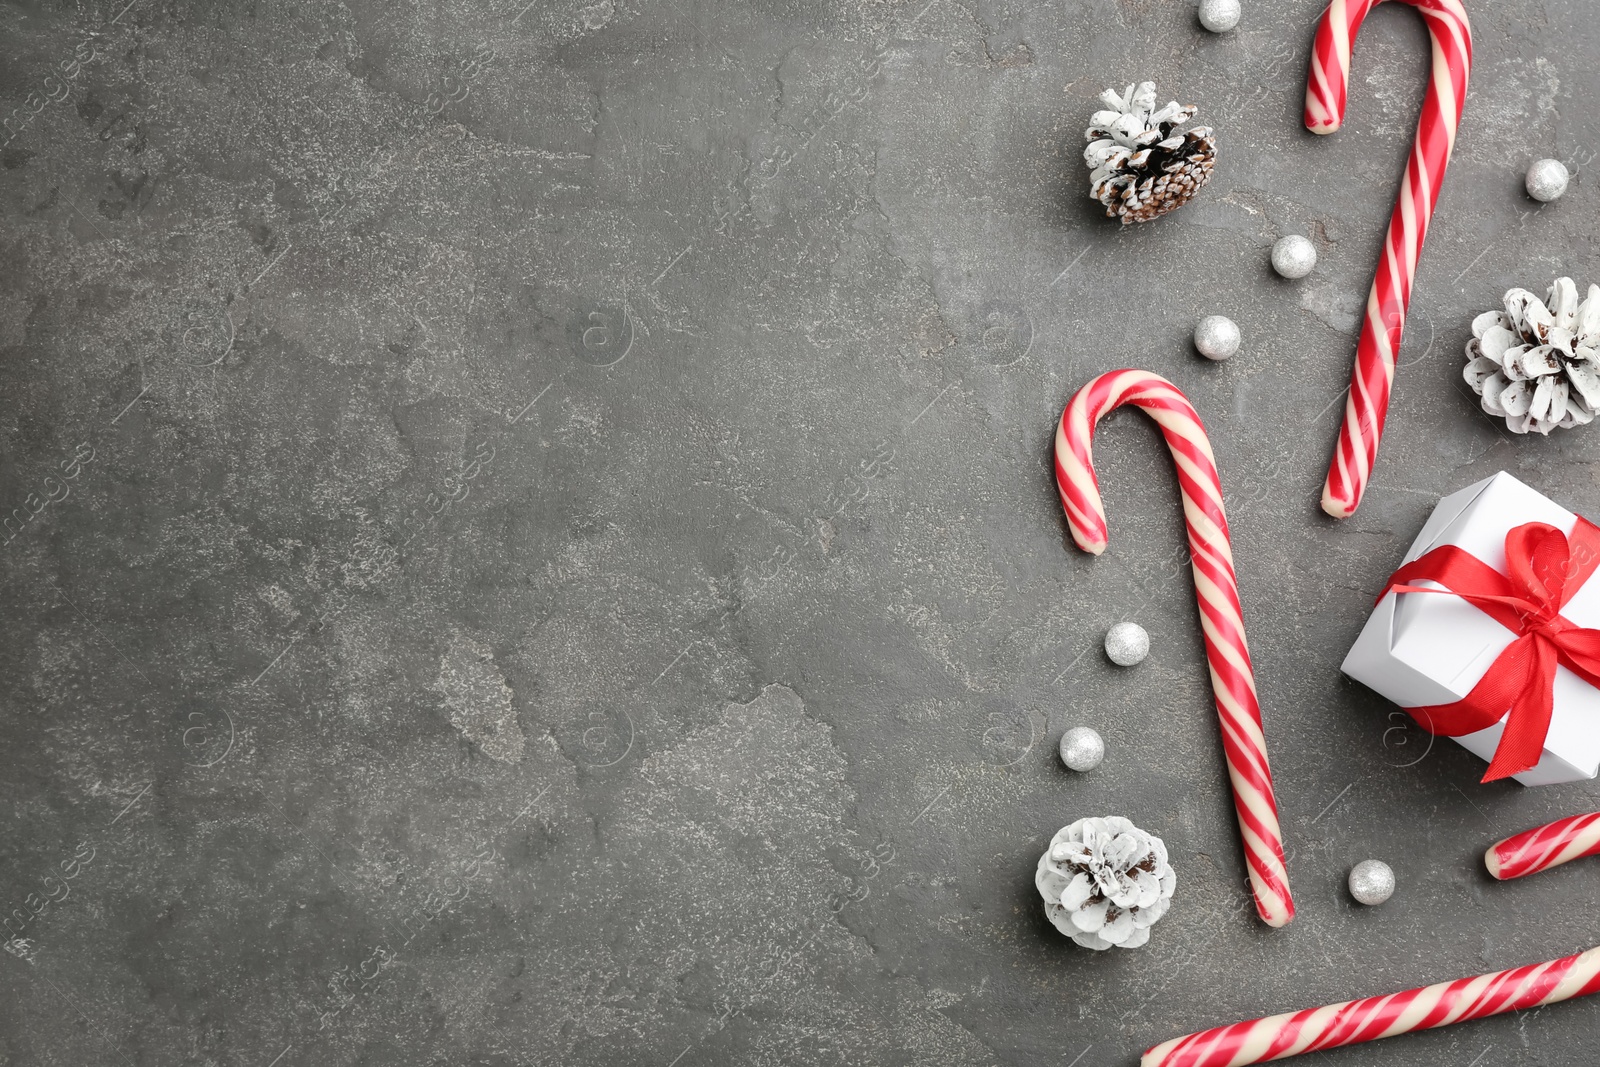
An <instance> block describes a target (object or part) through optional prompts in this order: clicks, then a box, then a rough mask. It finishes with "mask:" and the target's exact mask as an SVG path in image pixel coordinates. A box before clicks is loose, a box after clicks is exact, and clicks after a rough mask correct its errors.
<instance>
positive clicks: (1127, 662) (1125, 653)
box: [1106, 622, 1150, 667]
mask: <svg viewBox="0 0 1600 1067" xmlns="http://www.w3.org/2000/svg"><path fill="white" fill-rule="evenodd" d="M1149 654H1150V635H1149V634H1147V633H1145V629H1144V627H1143V626H1140V625H1139V624H1138V623H1136V622H1119V623H1117V624H1116V625H1115V626H1113V627H1112V628H1111V629H1109V630H1107V631H1106V656H1107V657H1109V658H1110V660H1111V662H1112V663H1115V664H1116V665H1117V666H1119V667H1132V666H1133V665H1134V664H1136V663H1143V662H1144V658H1145V657H1146V656H1148V655H1149Z"/></svg>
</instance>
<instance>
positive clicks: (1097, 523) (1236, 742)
mask: <svg viewBox="0 0 1600 1067" xmlns="http://www.w3.org/2000/svg"><path fill="white" fill-rule="evenodd" d="M1123 404H1134V405H1136V406H1138V407H1141V408H1143V409H1144V410H1145V413H1146V414H1148V415H1149V416H1150V417H1151V418H1152V419H1154V420H1155V421H1156V422H1157V424H1159V425H1160V427H1161V432H1162V434H1163V435H1164V436H1165V437H1166V439H1167V448H1168V449H1169V450H1170V451H1171V452H1172V458H1173V461H1174V463H1175V464H1176V465H1177V468H1178V489H1179V491H1180V493H1181V494H1182V496H1183V514H1184V521H1185V525H1186V526H1187V527H1188V531H1189V555H1190V567H1191V569H1192V570H1193V572H1194V587H1195V595H1196V597H1197V599H1198V600H1199V604H1200V627H1201V630H1202V631H1203V632H1204V634H1205V642H1206V660H1207V663H1208V664H1209V665H1210V668H1211V689H1212V692H1213V693H1214V694H1215V697H1216V704H1217V713H1218V714H1219V715H1220V716H1221V717H1222V750H1223V753H1224V754H1225V756H1226V758H1227V762H1228V777H1229V778H1230V779H1231V780H1232V782H1233V807H1234V811H1235V813H1236V814H1237V815H1238V817H1239V832H1240V834H1241V835H1242V836H1243V838H1244V852H1245V867H1246V869H1247V871H1248V872H1249V875H1250V887H1251V891H1252V893H1253V895H1254V896H1255V902H1256V911H1257V913H1259V914H1260V916H1261V918H1262V920H1263V921H1265V922H1266V924H1267V925H1268V926H1282V925H1284V924H1285V923H1287V922H1288V921H1289V920H1290V919H1292V918H1294V901H1293V900H1292V899H1291V898H1290V896H1289V875H1288V871H1287V870H1286V869H1285V867H1284V861H1283V831H1282V830H1281V829H1280V828H1279V826H1278V805H1277V801H1276V800H1275V799H1274V798H1273V794H1272V772H1271V771H1270V770H1269V769H1268V767H1267V747H1266V742H1265V740H1264V739H1263V738H1262V733H1261V708H1260V705H1259V704H1258V703H1257V701H1256V683H1255V675H1254V673H1253V671H1252V669H1251V666H1250V652H1249V650H1248V649H1247V648H1246V647H1245V640H1244V618H1243V616H1242V614H1241V612H1240V609H1239V585H1238V582H1237V580H1236V579H1235V578H1234V573H1233V550H1232V549H1231V548H1230V547H1229V544H1228V519H1227V517H1226V516H1225V515H1224V514H1223V512H1222V483H1221V481H1220V479H1219V478H1218V476H1217V463H1216V459H1215V457H1214V456H1213V455H1212V454H1211V443H1210V442H1209V441H1208V440H1207V439H1206V429H1205V426H1204V425H1202V424H1201V422H1200V416H1199V415H1197V414H1195V410H1194V407H1193V406H1192V405H1190V403H1189V400H1188V398H1187V397H1185V396H1184V395H1183V393H1182V392H1181V391H1179V389H1178V387H1177V386H1175V385H1173V384H1172V383H1171V382H1169V381H1167V380H1166V379H1165V378H1163V377H1161V376H1160V375H1158V374H1151V373H1150V372H1149V371H1142V370H1119V371H1112V372H1110V373H1108V374H1102V375H1100V377H1098V378H1096V379H1094V381H1092V382H1090V383H1089V384H1088V385H1085V386H1084V387H1083V388H1082V389H1080V390H1078V393H1077V395H1076V396H1074V397H1073V398H1072V400H1071V402H1070V403H1068V404H1067V408H1066V410H1065V411H1063V412H1062V413H1061V425H1060V426H1059V427H1057V429H1056V486H1057V488H1058V489H1060V491H1061V505H1062V507H1063V508H1065V509H1066V513H1067V525H1068V526H1069V527H1070V528H1071V530H1072V539H1073V540H1074V541H1076V542H1077V544H1078V547H1079V548H1081V549H1083V550H1084V551H1085V552H1092V553H1094V554H1095V555H1097V556H1098V555H1099V554H1100V553H1102V552H1104V551H1105V550H1106V512H1105V507H1104V505H1103V504H1102V503H1101V501H1100V483H1099V481H1098V479H1096V477H1095V473H1094V459H1093V454H1092V451H1091V443H1092V441H1093V438H1094V430H1095V425H1096V424H1097V423H1098V422H1099V421H1100V419H1101V418H1102V417H1103V416H1104V415H1106V414H1107V413H1108V412H1110V411H1112V410H1113V409H1115V408H1117V407H1120V406H1121V405H1123Z"/></svg>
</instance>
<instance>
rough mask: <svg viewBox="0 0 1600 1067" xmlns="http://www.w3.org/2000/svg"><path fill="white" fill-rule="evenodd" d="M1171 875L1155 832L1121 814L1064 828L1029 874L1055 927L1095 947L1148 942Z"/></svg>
mask: <svg viewBox="0 0 1600 1067" xmlns="http://www.w3.org/2000/svg"><path fill="white" fill-rule="evenodd" d="M1177 880H1178V879H1177V875H1176V874H1174V873H1173V870H1172V865H1171V864H1169V863H1168V862H1167V846H1166V845H1164V844H1162V842H1161V838H1159V837H1156V836H1155V835H1153V834H1147V833H1145V832H1144V831H1143V830H1141V829H1139V828H1138V827H1137V826H1135V825H1133V823H1131V822H1129V821H1128V820H1127V819H1124V818H1122V817H1121V816H1120V815H1112V816H1108V817H1107V818H1104V819H1079V820H1078V821H1077V822H1075V823H1073V824H1072V825H1071V826H1067V827H1063V828H1062V829H1061V830H1060V831H1058V832H1057V833H1056V836H1055V837H1052V838H1051V839H1050V847H1049V848H1048V849H1047V850H1046V851H1045V854H1044V855H1043V856H1040V857H1039V869H1038V871H1037V872H1036V873H1035V874H1034V876H1033V884H1034V885H1036V886H1038V887H1039V895H1040V896H1042V897H1044V911H1045V915H1047V916H1048V917H1049V919H1050V922H1051V923H1052V924H1054V926H1055V928H1056V929H1057V930H1060V931H1061V932H1062V933H1064V934H1066V935H1067V936H1068V937H1070V938H1072V940H1074V941H1076V942H1077V943H1078V944H1080V945H1082V946H1083V947H1084V948H1092V949H1094V950H1096V951H1097V952H1098V951H1101V950H1104V949H1108V948H1110V947H1111V946H1112V945H1115V946H1117V947H1118V948H1138V947H1139V946H1140V945H1142V944H1144V943H1145V942H1146V941H1148V940H1150V927H1151V926H1152V925H1153V924H1154V923H1155V921H1156V920H1157V919H1159V918H1161V916H1163V915H1165V914H1166V913H1167V907H1168V905H1170V904H1171V903H1172V890H1173V887H1174V886H1176V885H1177Z"/></svg>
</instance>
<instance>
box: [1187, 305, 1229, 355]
mask: <svg viewBox="0 0 1600 1067" xmlns="http://www.w3.org/2000/svg"><path fill="white" fill-rule="evenodd" d="M1194 347H1195V348H1196V349H1197V350H1198V351H1199V352H1200V354H1201V355H1202V356H1205V357H1206V358H1207V359H1216V360H1223V359H1227V358H1229V357H1230V356H1232V355H1233V354H1234V353H1235V352H1237V351H1239V325H1238V323H1236V322H1234V321H1233V320H1232V319H1230V318H1228V316H1226V315H1207V316H1206V317H1205V318H1203V319H1201V320H1200V325H1198V326H1196V327H1195V328H1194Z"/></svg>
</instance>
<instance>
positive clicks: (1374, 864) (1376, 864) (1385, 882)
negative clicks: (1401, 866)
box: [1350, 860, 1394, 905]
mask: <svg viewBox="0 0 1600 1067" xmlns="http://www.w3.org/2000/svg"><path fill="white" fill-rule="evenodd" d="M1350 895H1351V896H1353V897H1355V898H1356V900H1357V901H1358V902H1360V903H1362V904H1367V905H1373V904H1382V903H1383V902H1384V901H1386V900H1388V899H1389V898H1390V897H1392V896H1394V868H1392V867H1390V866H1389V865H1388V864H1387V863H1385V862H1383V861H1382V860H1362V861H1361V862H1360V863H1358V864H1356V865H1355V866H1354V867H1352V868H1351V869H1350Z"/></svg>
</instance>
